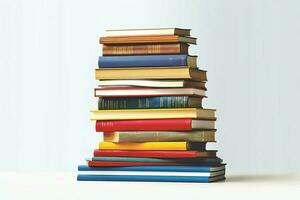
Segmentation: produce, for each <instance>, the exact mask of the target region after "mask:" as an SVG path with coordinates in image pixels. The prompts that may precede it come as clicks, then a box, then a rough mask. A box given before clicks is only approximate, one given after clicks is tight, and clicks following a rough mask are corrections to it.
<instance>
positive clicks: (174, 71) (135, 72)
mask: <svg viewBox="0 0 300 200" xmlns="http://www.w3.org/2000/svg"><path fill="white" fill-rule="evenodd" d="M95 78H96V79H97V80H113V79H115V80H122V79H188V80H193V81H202V82H206V81H207V77H206V71H203V70H198V69H195V68H191V67H188V66H179V67H176V66H172V67H129V68H128V67H123V68H100V69H96V70H95Z"/></svg>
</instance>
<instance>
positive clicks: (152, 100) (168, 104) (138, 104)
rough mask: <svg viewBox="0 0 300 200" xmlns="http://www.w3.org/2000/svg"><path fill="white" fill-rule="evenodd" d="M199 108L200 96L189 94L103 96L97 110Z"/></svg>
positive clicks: (200, 103) (200, 105)
mask: <svg viewBox="0 0 300 200" xmlns="http://www.w3.org/2000/svg"><path fill="white" fill-rule="evenodd" d="M192 107H194V108H201V107H202V98H198V97H189V96H160V97H117V98H113V97H106V98H105V97H104V98H101V97H100V98H99V99H98V110H116V109H139V108H192Z"/></svg>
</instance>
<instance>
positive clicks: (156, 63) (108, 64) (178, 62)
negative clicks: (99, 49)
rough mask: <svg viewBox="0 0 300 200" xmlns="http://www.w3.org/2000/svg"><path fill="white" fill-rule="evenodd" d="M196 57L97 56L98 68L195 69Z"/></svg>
mask: <svg viewBox="0 0 300 200" xmlns="http://www.w3.org/2000/svg"><path fill="white" fill-rule="evenodd" d="M196 60H197V56H188V55H173V54H171V55H146V56H99V60H98V66H99V68H121V67H167V66H168V67H169V66H190V67H196V65H197V63H196Z"/></svg>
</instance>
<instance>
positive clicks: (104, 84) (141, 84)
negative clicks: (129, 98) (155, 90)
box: [99, 79, 206, 90]
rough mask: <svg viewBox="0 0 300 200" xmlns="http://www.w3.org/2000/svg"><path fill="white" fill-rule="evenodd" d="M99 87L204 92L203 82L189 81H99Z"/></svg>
mask: <svg viewBox="0 0 300 200" xmlns="http://www.w3.org/2000/svg"><path fill="white" fill-rule="evenodd" d="M99 86H100V87H128V86H139V87H169V88H170V87H171V88H173V87H175V88H180V87H184V88H198V89H203V90H206V87H205V82H200V81H191V80H184V79H182V80H100V81H99Z"/></svg>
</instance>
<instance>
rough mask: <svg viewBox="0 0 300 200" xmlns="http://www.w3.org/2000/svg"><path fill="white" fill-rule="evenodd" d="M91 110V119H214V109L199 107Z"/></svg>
mask: <svg viewBox="0 0 300 200" xmlns="http://www.w3.org/2000/svg"><path fill="white" fill-rule="evenodd" d="M91 112H92V114H93V117H92V118H91V120H129V119H130V120H131V119H179V118H193V119H204V120H216V118H215V110H213V109H200V108H162V109H125V110H92V111H91Z"/></svg>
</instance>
